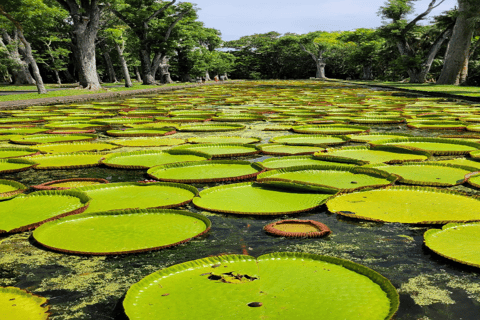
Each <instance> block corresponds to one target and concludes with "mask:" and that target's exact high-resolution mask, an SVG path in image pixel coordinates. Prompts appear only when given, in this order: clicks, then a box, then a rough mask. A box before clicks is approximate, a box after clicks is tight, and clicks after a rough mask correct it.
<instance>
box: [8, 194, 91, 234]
mask: <svg viewBox="0 0 480 320" xmlns="http://www.w3.org/2000/svg"><path fill="white" fill-rule="evenodd" d="M89 201H90V198H89V197H88V196H87V195H86V194H85V193H82V192H78V191H72V190H63V191H56V190H54V191H38V192H34V193H30V194H28V195H19V196H17V197H15V198H13V199H11V200H6V201H2V202H0V233H15V232H23V231H26V230H31V229H34V228H36V227H38V226H39V225H41V224H43V223H45V222H47V221H50V220H54V219H58V218H60V217H63V216H67V215H71V214H77V213H81V212H83V211H85V209H86V208H87V206H88V204H89Z"/></svg>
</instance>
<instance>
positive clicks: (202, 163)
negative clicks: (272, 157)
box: [147, 160, 265, 183]
mask: <svg viewBox="0 0 480 320" xmlns="http://www.w3.org/2000/svg"><path fill="white" fill-rule="evenodd" d="M214 164H240V165H250V166H251V167H253V168H254V169H255V170H257V172H255V173H251V174H246V175H241V176H236V177H225V178H211V179H164V178H159V177H157V176H155V174H154V171H156V170H158V169H169V168H181V167H197V166H198V167H201V166H208V165H214ZM264 171H265V169H263V168H262V167H261V166H259V165H258V164H256V163H255V162H253V163H252V162H250V161H242V160H210V161H194V162H180V163H170V164H165V165H160V166H155V167H151V168H150V169H148V171H147V174H148V176H149V177H151V178H153V179H156V180H159V181H166V182H178V183H210V182H225V181H240V180H247V179H251V178H255V177H256V176H258V175H259V174H260V173H262V172H264Z"/></svg>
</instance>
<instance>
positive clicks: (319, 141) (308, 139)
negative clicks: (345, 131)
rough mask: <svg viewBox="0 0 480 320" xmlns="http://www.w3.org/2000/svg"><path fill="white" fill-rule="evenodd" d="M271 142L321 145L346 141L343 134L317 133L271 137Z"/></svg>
mask: <svg viewBox="0 0 480 320" xmlns="http://www.w3.org/2000/svg"><path fill="white" fill-rule="evenodd" d="M271 141H272V142H275V143H281V144H288V145H296V146H323V145H338V144H342V143H345V142H347V141H348V138H347V137H345V136H322V135H317V134H312V135H289V136H281V137H275V138H273V139H271Z"/></svg>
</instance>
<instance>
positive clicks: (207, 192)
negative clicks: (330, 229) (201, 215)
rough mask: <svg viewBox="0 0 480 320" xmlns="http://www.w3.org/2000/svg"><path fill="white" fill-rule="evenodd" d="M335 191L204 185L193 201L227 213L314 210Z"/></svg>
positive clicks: (250, 185) (252, 184)
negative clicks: (322, 192) (324, 192)
mask: <svg viewBox="0 0 480 320" xmlns="http://www.w3.org/2000/svg"><path fill="white" fill-rule="evenodd" d="M330 196H331V194H321V193H308V192H302V191H298V192H294V191H291V192H289V191H285V190H282V189H273V188H270V187H266V186H260V185H258V184H256V183H253V182H244V183H236V184H230V185H223V186H218V187H213V188H209V189H204V190H203V191H202V192H200V195H199V197H196V198H194V200H193V204H194V205H195V206H197V207H199V208H202V209H205V210H209V211H215V212H224V213H234V214H252V215H278V214H291V213H297V212H304V211H309V210H312V209H314V208H316V207H318V206H320V205H322V204H323V203H324V202H325V201H326V200H327V199H328V198H329V197H330Z"/></svg>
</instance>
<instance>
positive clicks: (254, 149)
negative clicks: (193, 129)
mask: <svg viewBox="0 0 480 320" xmlns="http://www.w3.org/2000/svg"><path fill="white" fill-rule="evenodd" d="M206 147H213V148H217V147H219V148H221V147H244V148H247V149H251V151H246V152H241V153H239V152H236V153H228V154H209V153H207V154H208V155H209V156H210V157H212V158H229V157H241V156H242V157H243V156H250V155H253V154H257V153H260V150H259V149H258V148H257V147H256V146H254V145H251V144H248V143H197V144H190V145H188V144H186V145H182V146H178V147H174V148H172V149H170V150H169V151H172V150H194V151H196V150H195V148H206ZM196 152H202V153H206V152H204V151H196Z"/></svg>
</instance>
